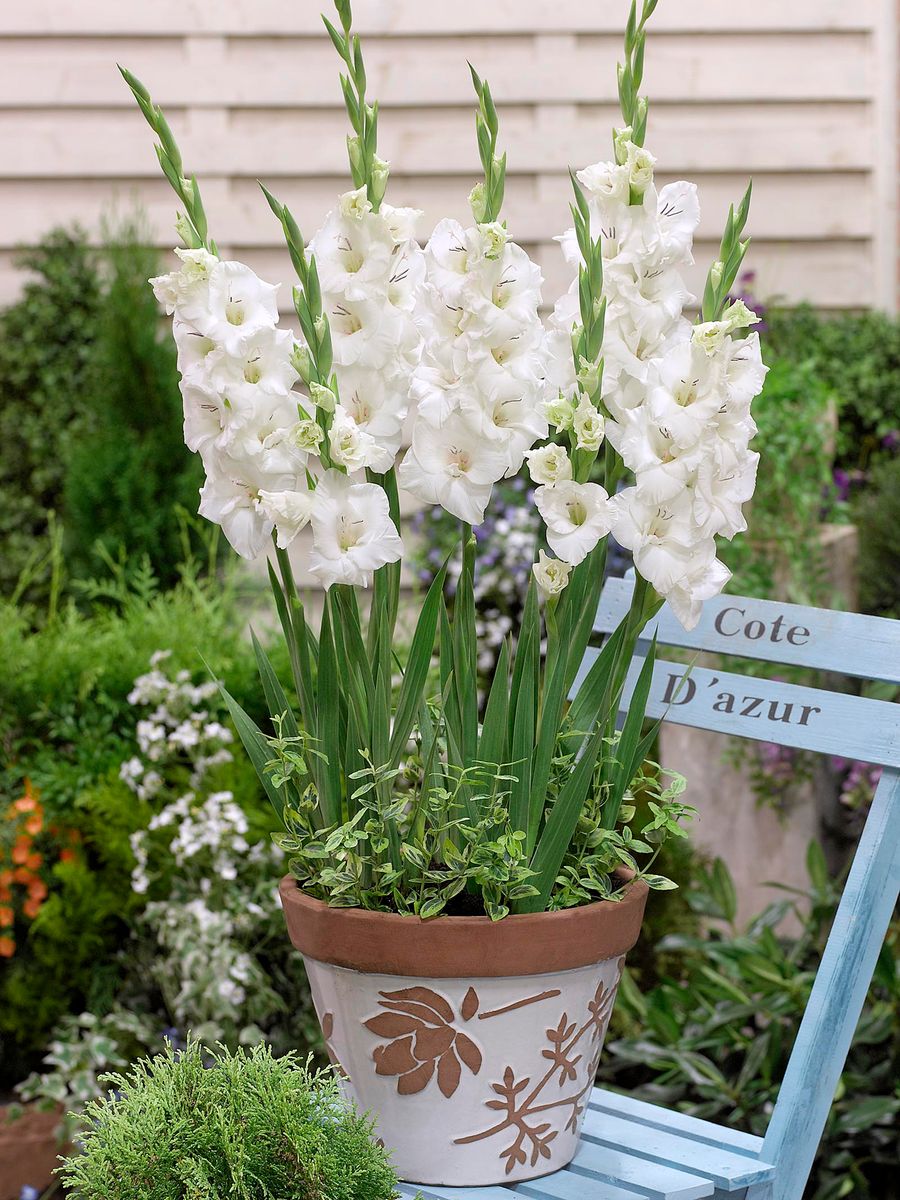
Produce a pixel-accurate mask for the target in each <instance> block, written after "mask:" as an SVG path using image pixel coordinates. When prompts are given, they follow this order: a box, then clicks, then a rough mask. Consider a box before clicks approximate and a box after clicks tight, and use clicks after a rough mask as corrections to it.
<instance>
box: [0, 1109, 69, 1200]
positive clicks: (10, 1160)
mask: <svg viewBox="0 0 900 1200" xmlns="http://www.w3.org/2000/svg"><path fill="white" fill-rule="evenodd" d="M8 1112H9V1109H8V1107H7V1106H6V1105H0V1200H19V1193H20V1192H21V1190H22V1188H23V1187H26V1186H30V1187H34V1188H37V1190H38V1191H39V1192H42V1191H44V1190H45V1189H46V1188H47V1187H48V1186H49V1185H50V1183H51V1182H52V1181H53V1172H54V1170H55V1169H56V1167H58V1166H59V1157H58V1156H59V1155H60V1154H63V1153H65V1150H66V1147H64V1146H61V1145H60V1143H59V1140H58V1138H57V1136H56V1131H57V1129H58V1127H59V1123H60V1121H61V1119H62V1116H63V1109H62V1108H58V1109H55V1110H53V1111H51V1112H42V1111H41V1110H40V1109H38V1108H34V1107H29V1108H26V1110H25V1112H24V1114H23V1115H22V1116H21V1117H18V1118H16V1119H15V1120H13V1121H10V1120H9V1119H8Z"/></svg>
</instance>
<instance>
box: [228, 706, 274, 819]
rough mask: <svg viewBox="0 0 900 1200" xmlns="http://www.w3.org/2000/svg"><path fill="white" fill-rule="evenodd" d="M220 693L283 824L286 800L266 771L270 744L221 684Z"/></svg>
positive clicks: (269, 756)
mask: <svg viewBox="0 0 900 1200" xmlns="http://www.w3.org/2000/svg"><path fill="white" fill-rule="evenodd" d="M219 691H220V692H221V693H222V697H223V699H224V701H225V703H226V704H227V705H228V711H229V713H230V714H231V719H232V721H234V727H235V729H236V730H237V731H238V737H240V739H241V741H242V742H243V744H244V749H245V750H246V751H247V755H248V757H249V759H250V761H251V762H252V763H253V766H254V767H255V768H256V774H257V775H258V776H259V781H260V783H261V784H262V786H263V791H264V792H265V793H266V795H267V796H268V798H269V800H270V802H271V804H272V807H273V808H274V809H275V812H276V813H277V814H278V819H279V821H282V822H283V821H284V799H283V797H282V795H281V792H280V791H279V790H278V788H277V787H275V785H274V784H273V783H272V777H271V775H270V774H269V773H268V771H267V770H266V763H268V762H271V761H272V752H271V750H270V748H269V743H268V742H267V741H266V738H265V736H264V734H263V732H262V730H261V729H260V728H259V726H258V725H257V724H256V722H255V721H254V720H253V718H252V717H250V716H248V715H247V713H246V712H244V710H243V708H241V706H240V704H238V702H237V700H235V699H234V697H233V696H232V695H231V694H230V693H229V692H228V691H227V690H226V689H225V688H224V687H223V686H222V684H221V683H220V684H219Z"/></svg>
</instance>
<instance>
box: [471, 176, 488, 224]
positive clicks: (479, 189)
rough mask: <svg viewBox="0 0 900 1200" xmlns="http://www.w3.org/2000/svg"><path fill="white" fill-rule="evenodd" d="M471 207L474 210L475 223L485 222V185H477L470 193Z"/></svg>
mask: <svg viewBox="0 0 900 1200" xmlns="http://www.w3.org/2000/svg"><path fill="white" fill-rule="evenodd" d="M469 207H470V208H471V210H472V216H473V217H474V218H475V223H476V224H480V223H481V222H482V221H483V220H484V214H485V194H484V183H476V184H475V186H474V187H473V188H472V190H471V192H469Z"/></svg>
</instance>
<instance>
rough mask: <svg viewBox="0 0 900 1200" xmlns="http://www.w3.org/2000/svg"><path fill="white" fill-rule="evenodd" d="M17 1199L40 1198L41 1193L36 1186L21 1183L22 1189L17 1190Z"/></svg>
mask: <svg viewBox="0 0 900 1200" xmlns="http://www.w3.org/2000/svg"><path fill="white" fill-rule="evenodd" d="M19 1200H41V1193H40V1192H39V1191H38V1190H37V1188H36V1187H31V1186H30V1184H27V1183H23V1184H22V1190H21V1191H20V1192H19Z"/></svg>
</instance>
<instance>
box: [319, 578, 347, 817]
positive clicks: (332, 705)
mask: <svg viewBox="0 0 900 1200" xmlns="http://www.w3.org/2000/svg"><path fill="white" fill-rule="evenodd" d="M331 607H332V600H331V595H330V593H326V596H325V604H324V607H323V609H322V627H321V629H320V631H319V673H318V681H317V682H318V712H319V745H318V749H319V750H320V751H321V753H322V754H324V755H325V758H324V760H322V769H321V770H320V772H319V775H320V793H319V803H320V804H321V806H322V810H323V817H324V819H325V824H326V825H335V824H337V823H338V822H339V821H340V819H341V816H342V807H341V723H340V692H341V685H340V676H339V674H338V664H337V655H336V653H335V645H334V633H333V630H332V624H331Z"/></svg>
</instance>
